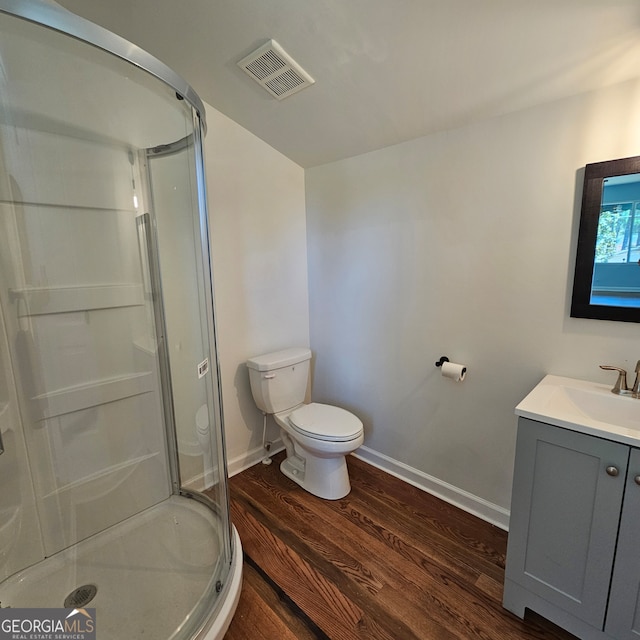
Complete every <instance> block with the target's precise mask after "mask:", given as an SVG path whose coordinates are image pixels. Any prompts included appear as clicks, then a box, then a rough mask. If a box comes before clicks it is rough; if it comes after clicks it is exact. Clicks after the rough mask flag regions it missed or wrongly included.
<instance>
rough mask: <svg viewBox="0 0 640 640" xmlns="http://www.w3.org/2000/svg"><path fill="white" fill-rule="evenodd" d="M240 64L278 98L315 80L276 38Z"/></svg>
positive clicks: (284, 96)
mask: <svg viewBox="0 0 640 640" xmlns="http://www.w3.org/2000/svg"><path fill="white" fill-rule="evenodd" d="M238 66H239V67H240V68H241V69H243V70H244V71H245V72H246V73H248V74H249V75H250V76H251V77H252V78H253V79H254V80H255V81H256V82H257V83H258V84H260V85H261V86H262V87H264V88H265V89H266V90H267V91H268V92H269V93H270V94H271V95H272V96H273V97H274V98H277V99H278V100H282V99H283V98H288V97H289V96H290V95H293V94H294V93H296V92H297V91H300V90H301V89H304V88H305V87H308V86H310V85H312V84H313V83H314V82H315V80H314V79H313V78H312V77H311V76H310V75H309V74H308V73H307V72H306V71H305V70H304V69H303V68H302V67H301V66H300V65H299V64H297V63H296V62H295V61H294V60H293V59H292V58H291V56H289V55H288V54H287V53H286V51H285V50H284V49H283V48H282V47H281V46H280V45H279V44H278V43H277V42H276V41H275V40H269V42H267V43H266V44H264V45H262V46H261V47H260V48H259V49H256V50H255V51H254V52H253V53H251V54H249V55H248V56H247V57H246V58H244V59H243V60H240V62H238Z"/></svg>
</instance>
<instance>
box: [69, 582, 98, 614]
mask: <svg viewBox="0 0 640 640" xmlns="http://www.w3.org/2000/svg"><path fill="white" fill-rule="evenodd" d="M96 593H98V587H96V585H95V584H83V585H82V586H81V587H78V588H77V589H74V590H73V591H72V592H71V593H70V594H69V595H68V596H67V597H66V598H65V599H64V608H65V609H77V608H78V607H84V606H86V605H88V604H89V603H90V602H91V601H92V600H93V599H94V598H95V597H96Z"/></svg>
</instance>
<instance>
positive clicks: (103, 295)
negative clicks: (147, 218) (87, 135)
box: [0, 116, 170, 555]
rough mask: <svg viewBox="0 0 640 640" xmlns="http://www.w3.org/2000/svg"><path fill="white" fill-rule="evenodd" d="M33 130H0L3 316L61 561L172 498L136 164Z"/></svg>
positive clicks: (47, 125) (42, 513)
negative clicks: (82, 543) (68, 550)
mask: <svg viewBox="0 0 640 640" xmlns="http://www.w3.org/2000/svg"><path fill="white" fill-rule="evenodd" d="M23 119H24V118H23ZM27 119H28V116H27ZM32 124H34V126H39V127H41V128H42V129H43V130H42V131H33V130H31V131H27V130H25V129H21V128H11V127H8V126H6V125H4V126H2V127H1V128H0V136H1V137H0V141H1V144H2V151H3V154H4V164H5V169H6V171H7V173H8V174H9V179H8V181H6V182H3V183H2V184H0V201H1V204H0V225H1V226H2V229H3V231H5V232H6V234H5V240H4V243H3V255H2V270H3V276H4V278H3V285H4V286H5V287H6V289H5V290H4V291H3V295H2V302H3V306H4V307H5V309H4V312H5V317H6V318H7V325H8V326H7V333H8V342H9V345H10V348H11V352H12V358H13V360H14V363H15V366H16V367H17V370H18V374H19V377H18V380H17V381H16V384H17V388H18V390H19V395H20V404H21V410H22V416H23V425H22V427H23V435H24V439H25V441H26V445H27V450H28V456H29V460H30V462H31V468H32V482H33V488H34V492H35V503H36V505H37V510H38V515H39V520H40V528H41V531H42V543H43V546H44V550H45V554H46V555H50V554H52V553H55V552H57V551H59V550H61V549H63V548H65V547H67V546H70V545H72V544H74V543H75V542H77V541H79V540H82V539H84V538H86V537H88V536H90V535H92V534H94V533H96V532H98V531H100V530H102V529H104V528H107V527H109V526H112V525H113V524H115V523H117V522H120V521H122V520H124V519H125V518H127V517H129V516H130V515H133V514H134V513H136V512H138V511H140V510H142V509H145V508H148V507H150V506H152V505H153V504H156V503H157V502H159V501H161V500H163V499H165V498H166V497H168V495H169V494H170V486H169V480H168V471H167V452H166V442H165V436H164V431H163V415H162V404H161V393H160V384H159V370H158V358H157V347H156V335H155V326H154V323H153V317H154V316H153V308H152V304H153V303H152V296H151V290H150V283H149V281H148V274H149V268H148V256H147V254H146V238H144V237H142V236H141V231H140V227H139V225H138V224H137V217H138V216H139V215H140V213H142V212H143V211H144V209H143V207H144V206H145V202H144V192H143V189H142V187H143V184H142V180H141V176H140V172H139V170H138V166H137V162H138V156H137V154H135V153H131V151H130V150H129V149H128V148H126V147H124V146H118V145H116V144H113V143H112V142H111V141H109V140H106V139H101V140H97V139H93V140H91V141H87V140H82V139H80V138H79V137H74V135H68V134H70V133H71V134H73V133H74V132H73V131H69V128H68V127H66V128H65V131H64V133H65V135H57V134H56V133H55V130H56V124H57V123H56V122H54V121H50V120H39V121H37V122H33V123H32ZM75 133H77V134H81V133H82V132H80V131H78V132H75ZM35 176H37V179H36V178H35ZM134 185H136V186H137V194H136V195H137V197H138V201H139V205H140V207H141V208H140V209H139V210H136V208H135V207H134V202H133V197H132V195H133V193H134ZM5 248H6V250H5ZM21 436H22V434H21ZM1 507H2V505H0V508H1Z"/></svg>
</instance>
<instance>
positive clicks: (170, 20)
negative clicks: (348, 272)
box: [58, 0, 640, 167]
mask: <svg viewBox="0 0 640 640" xmlns="http://www.w3.org/2000/svg"><path fill="white" fill-rule="evenodd" d="M58 1H59V3H60V4H62V5H63V6H65V7H66V8H68V9H70V10H72V11H74V12H76V13H78V14H80V15H82V16H84V17H86V18H88V19H90V20H92V21H93V22H97V23H98V24H101V25H102V26H104V27H106V28H108V29H110V30H111V31H114V32H116V33H118V34H120V35H121V36H123V37H125V38H126V39H127V40H130V41H131V42H133V43H134V44H137V45H138V46H140V47H142V48H143V49H146V50H147V51H148V52H149V53H151V54H153V55H155V56H156V57H157V58H159V59H160V60H162V61H163V62H165V63H166V64H167V65H168V66H170V67H171V68H172V69H174V71H176V72H177V73H178V74H180V75H181V76H182V77H184V78H185V80H186V81H187V82H188V83H189V84H191V86H192V87H193V88H194V89H195V90H196V92H197V93H198V95H199V96H200V97H201V98H202V99H203V100H204V101H205V102H208V103H209V104H210V105H212V106H213V107H215V108H216V109H218V110H219V111H221V112H222V113H224V114H225V115H227V116H229V117H230V118H232V119H233V120H235V121H236V122H238V123H239V124H241V125H242V126H243V127H245V128H246V129H248V130H249V131H251V132H252V133H254V134H255V135H257V136H258V137H260V138H261V139H263V140H264V141H265V142H267V143H268V144H270V145H271V146H273V147H274V148H276V149H278V150H279V151H280V152H282V153H283V154H285V155H286V156H288V157H289V158H291V159H292V160H294V161H295V162H297V163H298V164H299V165H301V166H302V167H311V166H316V165H320V164H324V163H327V162H332V161H334V160H338V159H342V158H346V157H350V156H354V155H358V154H361V153H365V152H368V151H372V150H374V149H379V148H382V147H386V146H389V145H393V144H397V143H400V142H403V141H406V140H410V139H413V138H417V137H420V136H424V135H428V134H430V133H434V132H436V131H443V130H447V129H452V128H457V127H461V126H465V125H466V124H468V123H470V122H474V121H477V120H479V119H486V118H491V117H495V116H497V115H501V114H504V113H508V112H512V111H516V110H520V109H524V108H528V107H531V106H534V105H538V104H542V103H546V102H550V101H554V100H558V99H561V98H565V97H567V96H570V95H575V94H578V93H582V92H585V91H591V90H593V89H597V88H599V87H602V86H606V85H610V84H614V83H618V82H622V81H625V80H629V79H631V78H636V77H639V76H640V2H639V1H638V0H188V1H186V0H182V1H180V0H108V2H105V0H58ZM271 38H273V39H275V40H276V41H277V42H278V43H279V44H280V45H281V46H282V47H283V48H284V49H285V50H286V51H287V53H288V54H289V55H291V56H292V57H293V58H294V59H295V60H296V62H298V64H300V65H301V66H302V67H303V68H304V69H305V70H306V71H307V72H308V73H309V74H311V76H313V78H314V79H315V81H316V82H315V84H314V85H312V86H311V87H309V88H306V89H304V90H302V91H300V92H299V93H296V94H294V95H293V96H291V97H289V98H286V99H284V100H282V101H278V100H276V99H275V98H273V97H271V96H270V95H269V94H268V93H267V92H266V91H265V90H264V89H262V88H261V87H260V86H259V85H258V84H257V83H255V82H254V81H253V80H252V79H251V78H249V77H248V76H247V75H246V74H245V73H244V72H243V71H242V70H240V69H239V68H238V67H237V65H236V63H237V62H238V61H239V60H241V59H242V58H243V57H244V56H246V55H247V54H249V53H251V52H252V51H253V50H254V49H256V48H257V47H258V46H260V45H262V44H263V43H264V42H266V41H267V40H269V39H271Z"/></svg>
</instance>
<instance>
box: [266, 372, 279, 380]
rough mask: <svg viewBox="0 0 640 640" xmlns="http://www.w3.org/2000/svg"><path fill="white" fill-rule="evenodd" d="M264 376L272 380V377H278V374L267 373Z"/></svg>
mask: <svg viewBox="0 0 640 640" xmlns="http://www.w3.org/2000/svg"><path fill="white" fill-rule="evenodd" d="M263 377H264V379H265V380H271V379H272V378H275V377H276V374H275V373H265V374H264V376H263Z"/></svg>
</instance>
